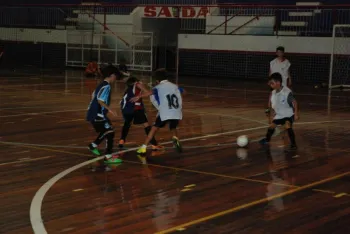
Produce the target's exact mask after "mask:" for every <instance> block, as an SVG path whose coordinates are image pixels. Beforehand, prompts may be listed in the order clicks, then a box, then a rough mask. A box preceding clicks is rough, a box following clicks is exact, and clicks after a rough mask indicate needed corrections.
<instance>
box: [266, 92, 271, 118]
mask: <svg viewBox="0 0 350 234" xmlns="http://www.w3.org/2000/svg"><path fill="white" fill-rule="evenodd" d="M271 95H272V94H270V96H269V102H268V103H267V109H266V110H265V114H266V117H267V119H268V122H269V124H271V122H272V105H271Z"/></svg>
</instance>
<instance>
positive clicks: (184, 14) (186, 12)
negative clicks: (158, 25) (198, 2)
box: [143, 6, 210, 19]
mask: <svg viewBox="0 0 350 234" xmlns="http://www.w3.org/2000/svg"><path fill="white" fill-rule="evenodd" d="M143 12H144V14H143V15H144V17H147V18H194V19H198V18H202V19H203V18H206V17H207V16H208V15H209V14H210V8H209V7H205V6H201V7H192V6H181V7H170V6H169V7H168V6H160V7H158V6H146V7H144V11H143Z"/></svg>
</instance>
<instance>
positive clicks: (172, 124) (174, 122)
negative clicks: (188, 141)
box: [168, 119, 182, 153]
mask: <svg viewBox="0 0 350 234" xmlns="http://www.w3.org/2000/svg"><path fill="white" fill-rule="evenodd" d="M168 123H169V129H170V131H171V132H172V133H173V137H172V140H173V144H174V146H175V148H176V150H177V151H178V152H179V153H181V152H182V145H181V143H180V140H179V135H178V132H177V126H178V125H179V120H177V119H172V120H169V121H168Z"/></svg>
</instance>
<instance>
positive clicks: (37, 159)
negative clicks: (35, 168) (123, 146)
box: [0, 156, 52, 166]
mask: <svg viewBox="0 0 350 234" xmlns="http://www.w3.org/2000/svg"><path fill="white" fill-rule="evenodd" d="M47 158H52V156H46V157H40V158H33V159H27V160H17V161H12V162H5V163H0V166H6V165H11V164H18V163H27V162H35V161H39V160H43V159H47Z"/></svg>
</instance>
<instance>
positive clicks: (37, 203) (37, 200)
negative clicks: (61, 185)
mask: <svg viewBox="0 0 350 234" xmlns="http://www.w3.org/2000/svg"><path fill="white" fill-rule="evenodd" d="M332 122H333V123H336V122H350V120H340V121H319V122H303V123H296V124H300V125H303V124H304V125H305V124H320V123H332ZM264 128H266V126H260V127H255V128H247V129H241V130H234V131H229V132H221V133H216V134H209V135H204V136H198V137H192V138H187V139H183V140H181V142H186V141H192V140H198V139H203V138H209V137H216V136H221V135H228V134H232V133H239V132H246V131H253V130H259V129H264ZM169 143H171V142H165V143H162V145H165V144H169ZM137 148H138V147H135V148H131V149H128V150H125V151H121V152H119V153H122V152H130V151H133V150H136V149H137ZM103 158H104V156H101V157H98V158H95V159H91V160H88V161H86V162H83V163H80V164H78V165H75V166H73V167H71V168H68V169H66V170H64V171H62V172H61V173H59V174H57V175H55V176H54V177H52V178H51V179H50V180H49V181H47V182H46V183H45V184H43V185H42V186H41V187H40V189H39V190H38V191H37V192H36V194H35V195H34V197H33V199H32V202H31V204H30V211H29V215H30V222H31V225H32V228H33V231H34V233H35V234H46V233H47V231H46V229H45V226H44V223H43V220H42V216H41V207H42V201H43V199H44V197H45V195H46V193H47V191H48V190H49V189H50V188H51V187H52V186H53V185H54V184H55V183H56V182H57V181H59V180H60V179H62V178H63V177H65V176H66V175H68V174H69V173H71V172H73V171H75V170H78V169H79V168H81V167H84V166H86V165H89V164H90V163H93V162H95V161H98V160H101V159H103Z"/></svg>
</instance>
